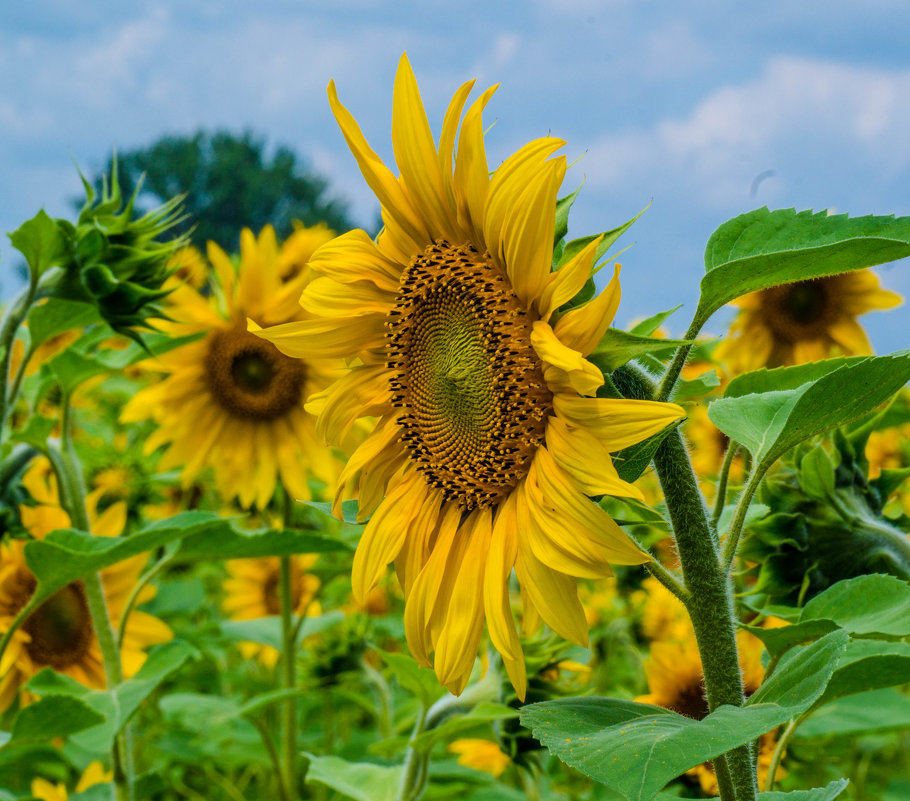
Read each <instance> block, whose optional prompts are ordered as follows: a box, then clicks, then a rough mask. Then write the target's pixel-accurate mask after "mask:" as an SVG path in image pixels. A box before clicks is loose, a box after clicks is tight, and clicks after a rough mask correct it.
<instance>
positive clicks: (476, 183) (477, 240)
mask: <svg viewBox="0 0 910 801" xmlns="http://www.w3.org/2000/svg"><path fill="white" fill-rule="evenodd" d="M496 89H497V87H496V86H492V87H490V88H489V89H487V91H486V92H484V93H483V94H482V95H481V96H480V97H479V98H477V100H475V101H474V102H473V103H472V104H471V107H470V108H469V109H468V111H467V113H466V114H465V115H464V122H463V123H462V126H461V133H460V134H459V135H458V154H457V156H456V158H455V181H454V184H453V186H452V191H453V192H454V195H455V206H456V208H457V213H458V224H459V226H460V227H461V228H462V230H464V231H467V232H469V233H471V234H472V235H473V237H474V244H475V245H477V246H478V247H480V246H483V245H484V244H485V242H486V240H485V239H484V232H483V227H484V214H485V209H486V204H487V192H488V191H489V188H490V170H489V168H488V167H487V154H486V149H485V148H484V144H483V122H482V120H481V113H482V112H483V110H484V108H485V107H486V105H487V103H488V102H489V100H490V98H491V97H492V96H493V93H494V92H495V91H496Z"/></svg>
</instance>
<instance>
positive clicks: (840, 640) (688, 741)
mask: <svg viewBox="0 0 910 801" xmlns="http://www.w3.org/2000/svg"><path fill="white" fill-rule="evenodd" d="M846 641H847V635H846V633H844V632H843V631H835V632H832V633H831V634H829V635H827V636H826V637H824V638H823V639H821V640H819V641H818V642H816V643H813V644H812V645H810V646H807V647H805V648H801V649H794V651H793V652H791V654H787V655H786V656H785V657H784V659H782V660H781V663H780V665H779V666H778V669H777V670H776V671H775V673H774V674H773V675H772V677H771V679H770V680H769V681H768V683H767V684H765V685H763V686H762V687H761V688H760V689H759V690H758V692H756V693H755V694H754V695H753V696H752V697H751V698H750V699H749V701H748V702H747V703H746V705H745V706H742V707H733V706H721V707H719V708H718V709H716V710H714V712H712V713H711V714H710V715H708V716H707V717H706V718H705V719H704V720H700V721H696V720H693V719H691V718H687V717H684V716H683V715H677V714H676V713H674V712H670V711H669V710H666V709H663V708H661V707H655V706H650V705H648V704H637V703H634V702H632V701H619V700H615V699H610V698H565V699H560V700H557V701H547V702H544V703H539V704H531V705H529V706H525V707H524V708H522V710H521V721H522V723H523V724H524V725H525V726H528V727H530V728H531V730H532V731H533V733H534V736H535V737H537V739H538V740H540V741H541V742H542V743H543V744H544V745H546V746H547V748H549V749H550V751H551V752H552V753H553V754H555V755H556V756H557V757H559V758H560V759H561V760H563V761H564V762H566V763H567V764H569V765H571V766H572V767H574V768H577V769H578V770H580V771H581V772H582V773H584V774H586V775H588V776H590V777H591V778H593V779H596V780H597V781H600V782H602V783H604V784H606V785H608V786H610V787H612V788H613V789H614V790H617V791H619V792H621V793H622V794H623V795H624V796H625V797H626V798H627V799H629V801H646V800H647V799H649V798H652V797H653V796H654V795H655V794H656V793H657V792H658V791H659V790H660V789H661V788H662V787H663V786H664V785H665V784H666V783H667V782H669V781H670V780H672V779H674V778H675V777H676V776H679V775H680V774H682V773H683V772H684V771H686V770H688V769H689V768H691V767H693V766H695V765H698V764H700V763H702V762H704V761H706V760H709V759H713V758H715V757H717V756H719V755H720V754H723V753H725V752H726V751H729V750H730V749H731V748H735V747H737V746H740V745H744V744H746V743H748V742H750V741H752V740H754V739H755V738H756V737H758V736H760V735H762V734H764V733H765V732H768V731H771V730H772V729H774V728H775V727H777V726H779V725H780V724H781V723H783V722H785V721H787V720H789V719H791V718H792V717H795V716H796V715H799V714H801V713H802V712H805V711H806V710H807V709H809V707H810V706H811V705H812V703H813V702H814V701H815V700H816V699H817V698H818V697H819V696H821V694H822V693H823V692H824V690H825V686H826V685H827V683H828V680H829V679H830V677H831V673H832V672H833V670H834V668H835V666H836V664H837V658H838V656H839V654H840V653H842V652H843V650H844V647H845V645H846Z"/></svg>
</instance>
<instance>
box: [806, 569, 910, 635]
mask: <svg viewBox="0 0 910 801" xmlns="http://www.w3.org/2000/svg"><path fill="white" fill-rule="evenodd" d="M821 619H827V620H833V621H834V622H835V623H836V624H837V625H839V626H841V627H842V628H844V629H846V630H847V631H848V632H850V633H851V634H862V635H868V634H883V635H886V636H892V637H906V636H908V635H910V584H908V583H907V582H906V581H901V580H900V579H898V578H895V577H894V576H886V575H882V574H877V573H875V574H872V575H868V576H857V577H856V578H852V579H847V580H845V581H839V582H837V584H835V585H834V586H832V587H829V588H828V589H827V590H825V591H824V592H822V593H820V594H819V595H816V596H815V597H814V598H812V599H811V600H810V601H809V602H808V603H807V604H806V605H805V607H803V611H802V613H801V614H800V621H804V620H821Z"/></svg>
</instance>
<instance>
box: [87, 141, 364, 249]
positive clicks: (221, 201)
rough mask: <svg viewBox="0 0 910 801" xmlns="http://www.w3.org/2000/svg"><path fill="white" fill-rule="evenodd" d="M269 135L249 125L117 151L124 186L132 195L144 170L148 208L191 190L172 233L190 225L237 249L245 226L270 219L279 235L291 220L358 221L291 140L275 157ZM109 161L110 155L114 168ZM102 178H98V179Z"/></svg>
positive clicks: (340, 226)
mask: <svg viewBox="0 0 910 801" xmlns="http://www.w3.org/2000/svg"><path fill="white" fill-rule="evenodd" d="M265 150H266V148H265V140H264V138H262V137H259V136H257V135H254V134H253V133H251V132H249V131H246V132H244V133H243V134H240V135H237V134H233V133H230V132H228V131H216V132H215V133H207V132H205V131H198V132H197V133H195V134H193V135H192V136H165V137H162V138H161V139H158V140H157V141H155V142H153V143H152V144H150V145H149V146H147V147H143V148H138V149H135V150H128V151H126V152H118V153H117V162H118V169H119V172H120V186H121V189H122V191H123V193H124V195H125V196H127V197H128V196H129V194H131V193H132V191H133V189H134V188H135V186H136V182H137V181H138V180H139V178H140V176H141V175H142V174H143V173H144V174H145V179H144V181H143V184H142V190H141V193H140V199H141V200H142V201H143V202H144V203H147V205H148V206H149V207H153V206H157V205H160V204H161V203H162V202H164V201H165V200H167V199H168V198H171V197H173V196H174V195H178V194H185V195H186V199H185V201H184V204H185V208H186V212H187V214H188V215H189V217H188V219H187V220H186V222H184V223H182V224H181V226H180V227H179V228H177V229H175V230H174V231H173V234H174V235H179V234H181V233H185V232H186V231H188V230H190V229H192V240H193V242H195V243H196V244H198V245H204V244H205V242H207V241H208V240H210V239H211V240H214V241H215V242H217V243H218V244H219V245H221V246H222V247H223V248H224V249H225V250H227V251H229V252H230V251H232V250H236V248H237V244H238V241H239V236H240V229H241V228H243V227H249V228H252V229H253V230H254V231H257V232H258V231H259V229H261V228H262V227H263V226H264V225H266V224H271V225H273V226H274V227H275V230H276V232H277V234H278V236H279V238H284V237H286V236H288V235H289V234H290V233H291V231H292V230H293V223H294V221H295V220H299V221H300V222H302V223H303V224H304V225H308V226H309V225H315V224H316V223H319V222H325V223H326V224H328V226H329V227H330V228H332V229H333V230H335V231H336V232H339V233H340V232H343V231H347V230H349V229H350V228H352V227H353V225H352V223H351V221H350V219H349V217H348V209H347V204H346V203H345V202H344V201H343V200H340V199H339V198H337V197H334V196H332V195H331V194H330V193H329V190H328V183H327V181H326V180H325V179H324V178H322V177H320V176H319V175H317V174H316V173H314V172H312V171H311V170H310V169H308V168H307V167H306V166H305V165H304V164H303V163H302V162H301V160H300V159H299V158H298V157H297V155H296V154H295V153H294V152H293V151H292V150H291V149H290V148H288V147H284V146H279V147H278V148H277V149H276V150H275V151H274V153H273V154H272V155H271V157H268V156H267V155H266V152H265ZM110 167H111V160H110V159H109V160H108V172H109V171H110ZM96 184H99V185H100V177H98V178H97V179H96Z"/></svg>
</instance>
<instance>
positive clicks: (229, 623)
mask: <svg viewBox="0 0 910 801" xmlns="http://www.w3.org/2000/svg"><path fill="white" fill-rule="evenodd" d="M343 620H344V612H342V611H341V610H340V609H333V610H332V611H331V612H326V613H325V614H324V615H318V616H316V617H307V618H306V619H305V620H304V621H303V625H302V626H301V627H300V633H299V634H298V636H297V642H298V643H301V642H303V640H305V639H306V638H307V637H309V636H310V635H312V634H319V633H320V632H322V631H325V630H326V629H329V628H331V627H332V626H335V625H337V624H338V623H340V622H341V621H343ZM221 631H222V632H223V633H224V635H225V636H226V637H229V638H230V639H232V640H235V641H237V642H255V643H259V644H260V645H270V646H271V647H272V648H277V649H279V650H280V649H281V644H282V636H281V618H280V617H279V616H278V615H272V616H270V617H260V618H256V619H254V620H225V621H223V622H222V623H221Z"/></svg>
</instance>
